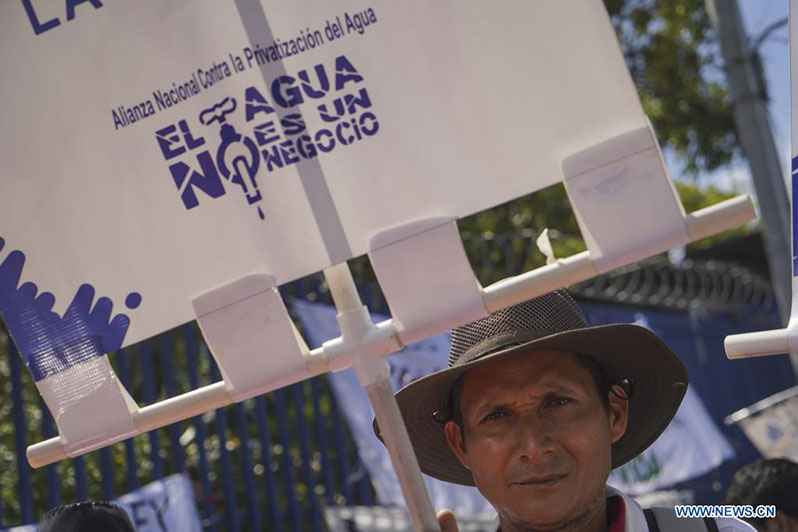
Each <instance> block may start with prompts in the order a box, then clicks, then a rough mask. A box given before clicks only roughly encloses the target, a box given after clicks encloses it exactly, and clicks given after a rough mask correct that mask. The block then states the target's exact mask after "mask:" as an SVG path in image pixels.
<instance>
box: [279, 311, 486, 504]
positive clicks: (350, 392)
mask: <svg viewBox="0 0 798 532" xmlns="http://www.w3.org/2000/svg"><path fill="white" fill-rule="evenodd" d="M292 307H293V309H294V311H295V312H296V315H297V317H298V318H299V321H300V323H301V324H302V328H303V331H304V336H305V338H306V339H307V340H308V343H309V344H310V345H311V346H312V345H321V343H322V342H325V341H327V340H329V339H331V338H336V337H338V336H340V334H341V332H340V328H339V327H338V321H337V320H336V314H337V312H336V310H335V308H334V307H331V306H329V305H321V304H318V303H308V302H306V301H301V300H297V301H294V302H293V303H292ZM372 317H373V319H375V320H377V321H381V320H383V319H385V317H383V316H380V315H378V314H375V315H373V316H372ZM448 357H449V334H441V335H439V336H434V337H432V338H428V339H426V340H422V341H420V342H417V343H415V344H412V345H409V346H407V347H405V348H404V349H403V350H402V351H399V352H397V353H393V354H391V355H388V357H387V360H388V365H389V367H390V369H391V386H392V387H393V389H394V390H398V389H399V388H401V387H402V386H404V385H406V384H408V383H410V382H412V381H414V380H416V379H418V378H420V377H422V376H424V375H427V374H429V373H432V372H434V371H437V370H439V369H442V368H445V367H446V364H447V360H448ZM328 378H329V381H330V384H331V386H332V389H333V393H335V397H336V399H337V400H338V403H339V404H342V405H346V408H343V409H342V411H343V414H344V416H345V417H346V421H347V422H348V423H349V428H350V429H351V430H352V436H353V437H354V439H355V444H356V446H357V450H358V454H359V455H360V458H361V459H362V460H363V463H364V464H365V466H366V469H367V470H368V472H369V475H370V476H371V482H372V484H373V485H374V490H375V491H376V492H377V499H378V501H379V503H380V504H383V505H388V506H401V507H404V505H405V502H404V499H403V498H402V491H401V489H400V487H399V481H398V480H397V479H396V473H395V472H394V469H393V467H392V466H391V458H390V456H389V455H388V450H387V449H386V448H385V446H384V445H383V444H382V443H380V441H379V440H378V439H377V437H376V436H375V435H374V430H373V429H372V426H371V422H372V420H373V419H374V410H373V409H372V408H371V403H370V402H369V399H368V395H367V394H366V390H365V389H364V388H363V387H362V386H361V385H360V384H359V383H358V381H357V376H356V375H355V372H354V371H353V370H351V369H347V370H344V371H341V372H338V373H331V374H329V375H328ZM424 481H425V483H426V484H427V490H428V491H429V494H430V499H431V500H432V505H433V506H434V507H435V509H436V510H441V509H443V508H449V509H451V510H453V511H454V512H455V514H456V515H457V516H458V517H459V516H464V517H467V516H485V517H486V519H489V518H492V517H493V516H495V514H496V512H495V510H494V509H493V507H492V506H491V505H490V503H488V501H487V500H485V498H484V497H483V496H482V495H481V494H480V493H479V491H477V489H476V488H473V487H470V486H460V485H457V484H451V483H449V482H443V481H440V480H438V479H435V478H432V477H429V476H427V475H424Z"/></svg>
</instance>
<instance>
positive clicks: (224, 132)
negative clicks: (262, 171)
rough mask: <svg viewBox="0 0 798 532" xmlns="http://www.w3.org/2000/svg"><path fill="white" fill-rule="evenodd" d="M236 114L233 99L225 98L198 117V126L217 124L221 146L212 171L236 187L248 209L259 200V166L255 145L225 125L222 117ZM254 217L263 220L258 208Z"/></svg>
mask: <svg viewBox="0 0 798 532" xmlns="http://www.w3.org/2000/svg"><path fill="white" fill-rule="evenodd" d="M235 110H236V101H235V98H230V97H227V98H225V99H224V100H222V101H221V102H219V103H217V104H216V105H214V106H213V107H210V108H208V109H205V110H204V111H202V112H201V113H200V123H202V124H203V125H206V126H207V125H210V124H212V123H213V122H219V125H220V126H221V130H220V131H219V135H220V136H221V137H222V143H221V144H220V145H219V148H218V149H217V151H216V167H217V168H218V169H219V171H220V172H221V173H222V175H223V176H224V177H225V179H228V180H229V181H230V182H231V183H233V184H235V185H239V186H240V187H241V189H242V190H243V191H244V197H245V198H246V199H247V203H249V204H250V205H252V204H253V203H256V202H258V201H261V200H262V199H263V198H262V196H261V194H260V191H259V190H258V183H257V182H256V181H255V176H256V175H257V173H258V167H259V166H260V156H259V154H258V148H257V146H255V142H254V141H253V140H252V139H250V138H249V137H245V136H243V135H241V134H240V133H239V132H237V131H236V130H235V128H234V127H233V126H232V125H231V124H228V123H227V120H226V118H225V117H226V116H227V115H229V114H230V113H232V112H233V111H235ZM258 216H259V217H260V219H261V220H263V219H264V215H263V210H262V209H261V208H260V206H258Z"/></svg>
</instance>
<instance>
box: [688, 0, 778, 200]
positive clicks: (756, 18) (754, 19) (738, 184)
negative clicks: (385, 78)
mask: <svg viewBox="0 0 798 532" xmlns="http://www.w3.org/2000/svg"><path fill="white" fill-rule="evenodd" d="M737 2H738V5H739V6H740V11H741V13H742V16H743V24H744V25H745V30H746V33H747V34H748V36H749V42H750V41H753V40H754V39H755V38H756V37H757V36H759V35H761V34H762V32H763V30H765V29H766V28H767V27H768V26H769V25H770V24H771V23H773V22H776V21H779V20H782V19H784V18H785V17H787V11H788V7H789V2H788V0H737ZM788 35H789V32H788V30H787V27H786V26H782V27H781V28H779V29H778V30H777V31H774V32H773V33H771V34H770V36H769V38H768V39H766V40H765V41H764V42H763V43H762V45H761V46H760V47H759V53H760V56H761V58H762V66H763V68H764V71H765V79H766V80H767V85H768V91H769V95H770V102H769V104H768V109H769V112H770V122H771V127H772V130H773V136H774V138H775V140H776V145H777V148H778V151H779V153H780V155H781V162H782V168H783V170H784V176H785V182H786V181H787V175H788V170H789V162H790V65H789V44H788V40H787V38H788ZM675 177H676V178H677V179H678V176H675ZM700 183H701V184H714V185H716V186H718V187H720V188H722V189H724V190H739V191H741V192H747V193H751V192H752V191H753V185H752V182H751V175H750V171H749V169H748V165H747V163H746V162H745V160H742V161H739V162H738V163H736V164H734V165H733V166H731V167H729V168H724V169H721V170H718V171H715V172H712V173H711V174H708V175H703V176H701V178H700Z"/></svg>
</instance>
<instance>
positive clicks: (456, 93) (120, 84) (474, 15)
mask: <svg viewBox="0 0 798 532" xmlns="http://www.w3.org/2000/svg"><path fill="white" fill-rule="evenodd" d="M0 29H1V30H2V31H0V67H2V72H3V75H2V76H1V77H0V94H2V95H3V104H4V105H3V117H2V121H0V160H2V161H3V167H2V171H3V176H2V183H3V192H4V193H2V194H0V310H1V311H2V312H3V317H4V319H6V321H7V322H8V325H9V328H10V329H11V332H12V335H13V336H14V339H15V341H17V345H18V347H19V348H20V350H21V351H22V352H23V355H24V356H26V360H27V361H28V362H29V364H30V363H31V360H30V359H29V358H30V355H36V354H37V353H39V352H41V351H42V350H45V349H46V348H48V347H52V346H54V345H55V346H59V347H58V349H67V350H68V349H69V345H67V346H66V347H60V344H69V343H70V341H71V340H72V339H70V338H66V339H65V338H58V339H57V340H56V341H51V340H49V337H50V336H49V335H50V331H51V330H54V329H55V330H56V334H58V328H59V324H60V325H64V324H63V323H61V322H67V321H69V320H72V321H70V324H71V325H72V326H71V328H72V329H74V328H75V327H74V325H75V324H76V323H77V324H79V325H80V326H81V327H83V328H85V336H87V337H90V338H93V339H94V340H95V341H96V343H97V345H98V346H99V347H98V349H99V350H100V351H101V352H110V351H113V350H115V349H117V348H119V347H122V346H125V345H130V344H132V343H135V342H138V341H140V340H142V339H144V338H148V337H151V336H153V335H155V334H158V333H160V332H162V331H164V330H168V329H170V328H172V327H175V326H177V325H179V324H181V323H184V322H187V321H190V320H192V319H194V318H195V315H194V311H193V309H192V307H191V299H192V298H193V297H195V296H197V295H198V294H200V293H203V292H205V291H207V290H209V289H212V288H215V287H217V286H221V285H225V284H227V283H229V282H231V281H233V280H236V279H239V278H241V277H242V276H245V275H248V274H250V273H253V272H262V273H266V274H269V275H272V276H274V277H275V278H276V279H277V283H278V284H283V283H286V282H288V281H291V280H293V279H296V278H299V277H302V276H304V275H307V274H310V273H312V272H315V271H318V270H320V269H322V268H324V267H326V266H328V265H330V264H333V263H338V262H341V261H343V260H346V259H349V258H351V257H353V256H358V255H361V254H363V253H365V252H367V251H368V250H369V240H370V239H371V238H372V237H373V236H374V235H375V234H377V233H379V232H381V231H384V230H387V229H391V228H395V227H397V226H402V225H405V224H407V223H410V222H414V221H417V220H419V219H425V218H430V217H456V218H457V217H462V216H466V215H468V214H471V213H473V212H476V211H480V210H483V209H486V208H488V207H491V206H493V205H496V204H499V203H503V202H505V201H508V200H510V199H513V198H516V197H518V196H522V195H524V194H527V193H530V192H532V191H535V190H538V189H540V188H543V187H545V186H548V185H551V184H553V183H555V182H557V181H560V180H562V171H561V162H562V159H563V158H564V157H567V156H569V155H571V154H573V153H575V152H578V151H581V150H583V149H585V148H587V147H590V146H593V145H595V144H597V143H599V142H602V141H604V140H606V139H608V138H611V137H614V136H616V135H619V134H621V133H624V132H627V131H630V130H634V129H638V128H642V127H645V126H646V121H645V117H644V115H643V112H642V108H641V105H640V102H639V100H638V97H637V94H636V91H635V89H634V86H633V84H632V81H631V78H630V76H629V73H628V71H627V69H626V65H625V63H624V60H623V57H622V55H621V53H620V50H619V47H618V43H617V40H616V37H615V33H614V31H613V29H612V26H611V24H610V22H609V18H608V16H607V13H606V11H605V8H604V6H603V4H602V2H601V1H600V0H579V1H577V0H572V1H570V2H528V1H526V0H507V1H505V2H502V3H501V4H495V3H491V2H482V1H479V0H468V1H465V0H457V1H455V0H448V1H441V2H434V3H430V2H428V1H426V0H405V1H403V2H372V1H370V0H338V1H336V2H328V1H325V0H308V1H306V2H303V3H302V4H301V7H300V6H299V4H297V3H296V2H293V1H288V0H235V1H230V2H219V1H217V0H170V1H153V2H112V1H105V2H100V1H95V0H92V1H84V2H66V3H64V2H43V1H32V0H21V1H7V2H0ZM133 43H135V45H134V44H133ZM553 51H556V53H552V52H553ZM11 191H13V193H11ZM68 308H69V309H70V310H71V312H70V313H69V315H67V312H66V311H67V309H68ZM19 316H24V319H23V318H20V319H15V317H19ZM65 326H66V325H65ZM36 338H39V339H41V338H44V339H46V342H45V343H47V344H48V345H46V346H39V345H32V344H36V343H37V341H40V340H36ZM62 356H65V355H63V354H62ZM66 358H68V357H66ZM32 371H34V373H35V378H36V380H39V379H40V378H42V375H43V374H46V373H47V372H46V371H43V370H42V369H41V368H38V369H32ZM37 372H38V373H37Z"/></svg>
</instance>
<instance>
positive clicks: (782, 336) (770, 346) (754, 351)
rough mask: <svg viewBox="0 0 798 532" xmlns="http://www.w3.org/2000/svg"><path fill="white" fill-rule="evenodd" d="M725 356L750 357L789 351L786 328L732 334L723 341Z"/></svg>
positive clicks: (732, 357) (730, 357) (733, 357)
mask: <svg viewBox="0 0 798 532" xmlns="http://www.w3.org/2000/svg"><path fill="white" fill-rule="evenodd" d="M723 347H725V348H726V358H729V359H735V358H750V357H763V356H768V355H779V354H785V353H789V352H790V345H789V342H788V340H787V329H775V330H771V331H758V332H750V333H743V334H732V335H730V336H727V337H726V339H725V340H724V341H723Z"/></svg>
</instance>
